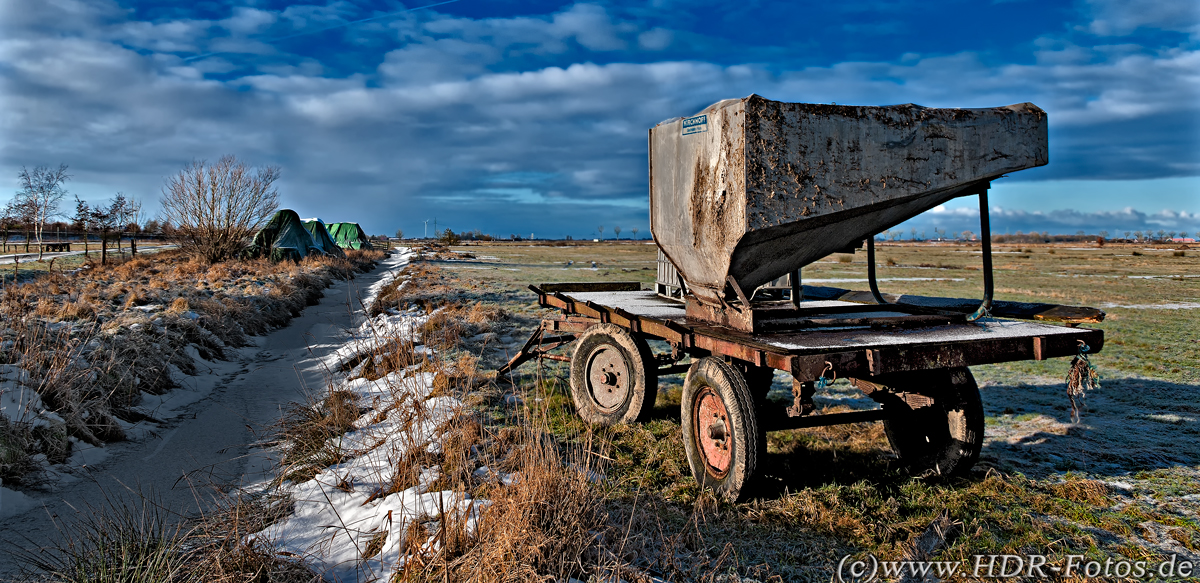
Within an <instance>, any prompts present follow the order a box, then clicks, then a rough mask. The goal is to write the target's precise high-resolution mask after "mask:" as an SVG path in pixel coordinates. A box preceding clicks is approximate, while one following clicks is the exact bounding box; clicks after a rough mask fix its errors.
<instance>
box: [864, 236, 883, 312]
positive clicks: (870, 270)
mask: <svg viewBox="0 0 1200 583" xmlns="http://www.w3.org/2000/svg"><path fill="white" fill-rule="evenodd" d="M867 284H868V285H870V286H871V295H872V296H874V297H875V303H878V304H886V303H888V301H887V300H885V299H883V294H880V293H879V284H878V283H876V282H875V235H871V236H870V237H867Z"/></svg>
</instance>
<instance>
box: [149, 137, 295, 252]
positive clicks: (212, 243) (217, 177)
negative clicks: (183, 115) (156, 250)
mask: <svg viewBox="0 0 1200 583" xmlns="http://www.w3.org/2000/svg"><path fill="white" fill-rule="evenodd" d="M279 173H280V169H279V167H278V166H265V167H261V168H256V169H252V168H250V167H248V166H246V164H245V163H243V162H242V161H240V160H238V159H237V158H236V157H235V156H222V157H221V159H220V160H217V162H216V163H215V164H212V165H209V164H208V163H206V162H205V161H204V160H199V161H194V162H192V163H191V164H189V165H188V166H187V167H186V168H184V169H183V170H180V171H179V173H178V174H176V175H175V176H171V177H169V178H167V183H166V185H165V186H164V187H163V196H162V199H161V203H162V207H163V218H164V219H166V221H167V222H169V223H171V224H172V225H174V227H175V239H176V240H177V241H178V242H179V245H180V247H181V248H183V249H184V250H185V251H187V252H189V253H192V254H195V255H198V256H200V257H203V258H204V259H205V260H207V261H209V262H218V261H222V260H224V259H228V258H230V257H233V256H235V255H237V254H238V253H239V252H240V251H241V250H242V247H243V246H244V244H245V239H246V237H248V236H250V235H251V234H252V233H254V231H255V230H256V229H258V228H259V227H260V226H262V224H263V223H265V222H266V221H267V220H268V219H269V218H270V217H271V214H272V213H274V212H275V209H276V208H278V207H279V191H277V190H276V189H275V187H274V186H273V185H274V183H275V181H276V180H278V179H279Z"/></svg>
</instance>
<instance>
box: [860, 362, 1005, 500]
mask: <svg viewBox="0 0 1200 583" xmlns="http://www.w3.org/2000/svg"><path fill="white" fill-rule="evenodd" d="M880 381H881V382H882V384H884V385H886V386H887V387H888V388H889V389H891V390H890V391H888V392H887V394H886V395H887V396H886V397H884V398H882V399H881V400H882V402H883V408H884V410H885V411H888V412H889V413H890V415H891V417H890V418H889V419H887V420H885V421H884V422H883V428H884V432H885V433H887V438H888V442H889V443H891V445H892V450H893V451H895V452H896V455H897V456H899V457H900V461H901V462H903V463H904V465H905V467H906V468H907V469H908V471H909V473H911V474H914V475H916V476H920V477H926V478H936V477H952V476H961V475H963V474H965V473H966V472H967V471H968V470H970V469H971V467H972V466H974V465H975V462H977V461H979V451H980V450H981V449H982V448H983V425H984V423H983V421H984V420H983V417H984V415H983V401H982V400H981V399H980V397H979V386H978V385H976V384H975V377H974V376H972V375H971V371H970V370H969V369H968V368H967V367H965V366H964V367H959V368H951V369H937V370H926V371H918V372H911V373H900V374H896V375H890V376H889V377H887V378H883V379H880Z"/></svg>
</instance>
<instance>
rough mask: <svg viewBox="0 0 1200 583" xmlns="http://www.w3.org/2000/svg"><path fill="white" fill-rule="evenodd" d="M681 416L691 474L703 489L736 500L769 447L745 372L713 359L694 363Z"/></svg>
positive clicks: (684, 383)
mask: <svg viewBox="0 0 1200 583" xmlns="http://www.w3.org/2000/svg"><path fill="white" fill-rule="evenodd" d="M680 417H681V418H682V421H683V446H684V447H683V449H684V451H685V452H686V454H687V459H688V465H689V466H691V469H692V476H693V477H694V478H696V482H698V483H699V484H700V487H701V488H712V489H713V490H714V491H715V492H716V493H717V495H718V496H720V497H721V498H723V499H724V500H727V501H729V502H734V501H736V500H737V499H738V498H739V497H740V496H741V495H742V494H743V491H744V489H745V487H746V484H747V483H748V482H749V481H750V479H751V478H752V477H753V476H754V472H755V469H756V466H757V465H758V460H759V458H760V457H762V453H763V450H764V448H765V447H766V439H765V437H766V435H765V434H764V433H762V432H761V431H760V429H759V424H758V418H757V416H756V414H755V407H754V395H753V394H751V392H750V388H749V387H748V386H747V384H746V379H745V378H744V377H743V376H742V373H740V372H738V371H737V370H735V369H734V368H733V367H732V366H730V365H728V364H726V363H724V362H722V361H721V360H720V359H717V358H713V357H711V356H709V357H705V358H701V359H699V360H697V361H696V362H694V363H693V364H692V366H691V368H690V369H689V370H688V373H687V378H686V379H685V380H684V382H683V403H682V406H681V414H680Z"/></svg>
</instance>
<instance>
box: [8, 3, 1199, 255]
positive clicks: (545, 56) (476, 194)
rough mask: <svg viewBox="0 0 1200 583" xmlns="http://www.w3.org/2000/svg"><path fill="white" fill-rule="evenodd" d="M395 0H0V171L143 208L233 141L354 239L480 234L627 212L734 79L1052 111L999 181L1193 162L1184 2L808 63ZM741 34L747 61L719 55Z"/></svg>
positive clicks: (288, 197) (569, 21) (593, 9)
mask: <svg viewBox="0 0 1200 583" xmlns="http://www.w3.org/2000/svg"><path fill="white" fill-rule="evenodd" d="M413 6H418V5H415V4H414V5H412V6H406V5H400V4H397V3H389V4H387V5H380V6H377V7H376V9H375V10H368V9H362V8H358V7H355V6H353V5H350V4H346V3H341V2H331V3H328V4H323V5H318V4H311V5H292V6H289V7H287V8H284V9H268V8H263V7H254V6H238V7H234V8H232V9H219V10H217V12H216V13H211V14H210V13H205V12H202V11H201V10H199V9H195V10H188V9H181V8H177V7H176V8H171V7H163V6H157V5H145V6H143V5H141V4H140V3H139V4H138V5H135V6H133V7H129V6H127V5H125V4H118V3H116V2H112V1H108V0H59V1H57V2H53V3H49V2H42V1H38V0H6V1H5V2H4V4H3V5H2V8H0V23H2V24H0V63H2V65H0V99H2V102H0V111H2V112H3V113H0V140H2V141H0V179H4V177H6V176H11V177H14V178H15V176H16V170H17V169H18V168H19V167H20V166H21V165H39V164H57V163H59V162H65V163H67V164H69V165H70V166H71V168H72V170H73V171H74V172H75V175H76V182H75V184H74V186H75V188H76V190H77V191H79V190H84V191H85V195H90V196H93V197H96V196H108V195H111V193H113V192H115V191H117V190H123V191H125V192H127V193H132V194H134V195H136V196H140V197H142V198H145V199H149V200H154V199H156V198H157V195H158V192H159V187H160V186H161V183H162V177H163V176H166V175H168V174H170V173H172V172H174V171H176V170H178V169H179V168H180V167H182V166H183V165H184V164H186V163H187V162H189V161H190V160H192V159H196V158H208V159H215V158H217V157H219V156H220V155H222V154H226V153H233V154H236V155H238V156H240V157H242V158H243V159H245V160H247V161H249V162H251V163H260V164H278V165H280V166H282V167H283V169H284V180H283V181H282V182H281V186H282V188H283V193H284V198H285V201H286V202H287V203H288V204H290V205H291V206H293V207H295V208H297V209H298V210H300V211H301V214H305V215H322V216H325V217H327V218H329V219H330V220H341V219H350V220H357V221H359V222H361V223H363V224H364V226H365V227H366V228H367V229H368V230H369V231H372V232H388V233H390V232H392V231H394V230H395V228H396V227H403V228H404V229H405V230H407V231H408V232H410V233H412V232H413V230H414V229H417V228H418V226H419V225H421V224H422V221H423V220H425V219H431V218H433V217H438V220H439V223H440V224H444V225H446V226H450V227H452V228H455V229H456V230H466V229H474V228H480V229H483V230H485V231H489V232H494V233H497V234H502V235H504V234H508V233H510V232H512V233H527V232H530V231H542V232H543V233H545V235H546V236H561V235H565V234H575V235H576V236H579V235H581V234H582V235H586V234H587V233H589V232H592V231H594V229H595V226H596V225H593V224H592V223H596V224H597V225H598V224H610V225H611V224H624V225H627V226H626V229H627V230H628V228H629V227H632V226H640V227H642V228H643V229H645V225H646V206H647V203H646V190H647V185H646V173H647V170H646V130H647V129H648V128H649V127H651V126H653V125H654V124H655V123H657V122H658V121H661V120H663V119H666V118H670V117H674V116H678V115H685V114H689V113H692V112H695V111H697V110H699V109H701V108H703V107H705V106H707V105H708V104H710V103H712V102H715V101H717V100H720V99H724V98H728V97H732V96H744V95H748V94H750V93H758V94H761V95H764V96H766V97H768V98H771V99H778V100H786V101H810V102H837V103H862V104H880V103H897V102H915V103H920V104H922V105H926V106H932V107H937V106H953V107H980V106H991V105H999V104H1007V103H1013V102H1020V101H1033V102H1035V103H1037V104H1038V105H1039V106H1041V107H1043V108H1044V109H1046V110H1047V111H1048V112H1049V116H1050V120H1051V165H1050V166H1048V167H1045V168H1040V169H1036V170H1031V171H1026V172H1022V173H1019V174H1016V175H1014V176H1013V177H1012V178H1010V179H1009V180H1023V179H1025V180H1047V179H1061V178H1084V179H1095V180H1124V179H1144V178H1159V177H1167V176H1197V175H1200V50H1197V48H1196V44H1197V37H1198V33H1197V31H1198V30H1200V29H1198V28H1197V26H1196V22H1197V21H1198V20H1197V19H1196V18H1195V10H1189V7H1194V5H1193V4H1192V3H1187V2H1180V3H1162V2H1155V3H1150V4H1148V5H1147V7H1146V8H1145V9H1142V10H1131V9H1128V8H1127V6H1126V5H1125V4H1124V3H1115V2H1113V3H1107V2H1094V3H1092V4H1091V5H1089V7H1088V10H1086V11H1084V12H1083V13H1081V14H1080V15H1078V16H1077V18H1076V20H1075V21H1073V22H1072V23H1071V27H1072V29H1071V30H1068V31H1065V32H1063V31H1057V32H1054V33H1052V34H1050V33H1048V34H1041V35H1039V36H1036V37H1034V38H1029V39H1024V41H1023V44H1022V47H1023V48H1020V49H1019V50H1018V51H1017V53H1018V54H1019V55H1021V56H1020V58H1000V57H997V55H996V54H994V52H992V51H989V50H986V49H983V48H971V47H965V48H964V47H952V48H950V49H948V50H946V51H945V52H940V53H935V54H928V55H923V54H911V53H906V54H900V55H895V56H894V57H893V58H890V59H885V60H869V59H867V60H858V59H856V58H855V56H854V55H844V56H841V57H840V58H837V59H832V60H830V62H827V63H822V64H808V65H793V64H791V61H788V60H786V59H785V60H779V61H776V60H772V58H773V57H772V55H773V54H774V53H772V48H771V47H765V48H764V47H762V46H757V45H756V46H750V45H748V44H746V43H747V42H748V41H746V40H745V39H738V38H724V37H720V36H719V35H714V34H713V33H712V32H711V31H707V30H703V29H702V27H697V26H673V25H672V24H673V23H674V24H676V25H677V24H678V22H677V20H678V19H675V20H672V19H667V18H662V17H661V14H659V13H655V12H654V10H653V9H650V8H646V9H644V10H643V9H640V8H638V7H624V6H621V5H617V4H592V3H577V4H569V5H564V6H562V7H560V8H557V9H554V10H550V11H547V12H546V13H542V14H511V15H500V16H494V15H492V16H489V15H471V14H462V13H450V12H439V10H442V9H450V8H454V7H456V6H458V5H457V4H455V5H449V6H445V7H439V8H435V9H432V10H417V11H412V12H404V13H400V14H394V15H391V14H392V13H395V12H397V11H399V10H403V9H406V8H411V7H413ZM668 8H669V7H668ZM663 10H666V9H665V8H664V9H663ZM668 12H669V11H668ZM380 15H384V16H386V17H381V18H379V19H377V20H371V21H369V22H363V23H359V24H354V25H352V26H342V25H345V24H347V23H350V22H352V21H356V20H362V19H364V18H371V17H374V16H380ZM387 15H391V16H387ZM685 24H686V23H685ZM846 24H847V25H853V24H855V21H853V19H851V20H848V21H847V23H846ZM338 26H341V28H336V29H334V30H325V31H324V32H313V31H322V30H324V29H329V28H330V27H338ZM858 34H862V35H866V36H867V37H869V36H870V35H881V37H882V36H894V35H896V34H904V30H903V27H900V28H896V27H891V29H888V30H883V29H881V30H876V31H861V32H859V33H858ZM910 34H920V31H917V32H915V33H910ZM743 45H744V46H745V47H746V51H745V53H746V54H747V55H748V56H750V57H753V58H747V59H745V60H744V61H738V60H734V61H733V62H731V61H730V57H729V55H730V54H734V55H736V54H739V53H738V51H737V50H736V49H737V48H738V47H739V46H743ZM108 191H111V192H108ZM1086 202H1087V201H1083V200H1081V201H1080V205H1079V206H1080V207H1081V208H1083V209H1084V210H1083V211H1081V212H1083V213H1084V214H1086V210H1087V209H1086ZM1193 210H1194V209H1193ZM1014 212H1017V211H1014ZM1133 212H1135V213H1136V212H1138V211H1133ZM1046 216H1049V215H1046ZM1145 216H1146V217H1151V216H1155V215H1145ZM1012 220H1013V221H1014V224H1015V223H1019V222H1022V221H1024V223H1029V224H1030V225H1032V224H1034V223H1038V224H1041V223H1040V222H1041V221H1043V220H1044V219H1043V218H1042V217H1040V216H1034V215H1033V214H1030V215H1029V216H1026V217H1020V218H1018V217H1015V216H1014V217H1013V219H1012ZM1055 220H1057V219H1055ZM1062 220H1063V221H1067V220H1068V219H1067V218H1065V215H1064V218H1063V219H1062ZM1147 220H1150V219H1147ZM1024 223H1022V224H1024ZM1064 224H1066V223H1064ZM1026 228H1027V229H1032V228H1033V227H1032V226H1029V227H1026Z"/></svg>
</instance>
